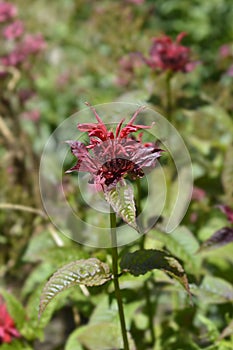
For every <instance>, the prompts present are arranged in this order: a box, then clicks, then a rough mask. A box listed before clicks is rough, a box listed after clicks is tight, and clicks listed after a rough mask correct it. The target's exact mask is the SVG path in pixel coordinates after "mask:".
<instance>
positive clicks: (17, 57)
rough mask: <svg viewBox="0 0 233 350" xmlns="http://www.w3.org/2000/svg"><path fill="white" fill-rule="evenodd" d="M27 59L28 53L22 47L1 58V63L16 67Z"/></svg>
mask: <svg viewBox="0 0 233 350" xmlns="http://www.w3.org/2000/svg"><path fill="white" fill-rule="evenodd" d="M25 59H26V55H25V54H24V53H23V52H22V51H21V50H20V48H16V49H14V50H13V51H12V52H10V53H9V54H8V55H6V56H3V57H1V58H0V61H1V64H2V65H4V66H13V67H16V66H18V65H19V64H20V63H22V62H23V61H24V60H25Z"/></svg>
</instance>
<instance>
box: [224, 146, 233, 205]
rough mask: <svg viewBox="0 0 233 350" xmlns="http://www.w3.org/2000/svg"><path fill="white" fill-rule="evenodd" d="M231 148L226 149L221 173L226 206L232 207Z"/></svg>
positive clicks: (232, 166)
mask: <svg viewBox="0 0 233 350" xmlns="http://www.w3.org/2000/svg"><path fill="white" fill-rule="evenodd" d="M232 154H233V146H230V147H228V148H227V152H226V156H225V160H224V165H223V171H222V184H223V187H224V191H225V198H226V204H229V205H232V203H233V157H232Z"/></svg>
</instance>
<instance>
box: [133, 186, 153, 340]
mask: <svg viewBox="0 0 233 350" xmlns="http://www.w3.org/2000/svg"><path fill="white" fill-rule="evenodd" d="M136 185H137V199H136V203H137V215H140V214H141V212H142V206H141V193H142V188H141V181H140V179H137V180H136ZM145 239H146V235H145V234H144V235H143V236H142V238H141V240H140V244H139V246H140V249H145ZM144 291H145V296H146V309H147V314H148V319H149V329H150V336H151V344H152V345H154V343H155V332H154V320H153V316H154V314H153V305H152V303H151V298H150V289H149V285H148V281H146V282H145V285H144Z"/></svg>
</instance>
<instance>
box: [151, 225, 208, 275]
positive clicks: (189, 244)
mask: <svg viewBox="0 0 233 350" xmlns="http://www.w3.org/2000/svg"><path fill="white" fill-rule="evenodd" d="M152 235H153V236H152ZM150 237H151V238H154V239H156V240H158V241H160V242H162V243H164V245H165V247H166V248H167V249H168V250H169V251H170V252H171V253H172V255H175V256H176V257H178V258H179V259H181V260H182V261H184V263H185V270H186V271H190V273H193V274H195V275H198V274H199V273H200V265H201V258H200V257H199V256H197V255H195V253H196V252H197V250H198V248H199V243H198V241H197V239H196V238H195V237H194V235H193V234H192V232H190V231H189V229H188V228H187V227H185V226H179V227H178V228H177V229H175V230H174V231H173V232H172V233H165V232H160V231H157V230H153V231H151V234H150Z"/></svg>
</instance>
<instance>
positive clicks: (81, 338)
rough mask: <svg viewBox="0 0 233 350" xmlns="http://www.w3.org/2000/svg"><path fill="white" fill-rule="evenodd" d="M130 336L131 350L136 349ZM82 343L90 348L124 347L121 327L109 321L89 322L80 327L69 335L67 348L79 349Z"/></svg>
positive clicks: (97, 349)
mask: <svg viewBox="0 0 233 350" xmlns="http://www.w3.org/2000/svg"><path fill="white" fill-rule="evenodd" d="M128 338H129V347H130V350H134V349H135V346H134V344H133V341H132V339H130V337H129V334H128ZM80 343H81V344H82V345H83V346H85V348H87V349H88V350H114V349H123V341H122V335H121V330H120V327H119V326H118V325H117V324H115V323H109V322H101V323H98V324H89V325H87V326H83V327H80V328H78V329H77V330H75V331H74V332H73V333H72V334H71V336H70V337H69V339H68V342H67V344H66V347H65V350H76V349H77V350H79V345H80ZM75 344H76V347H75ZM80 349H81V348H80Z"/></svg>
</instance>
